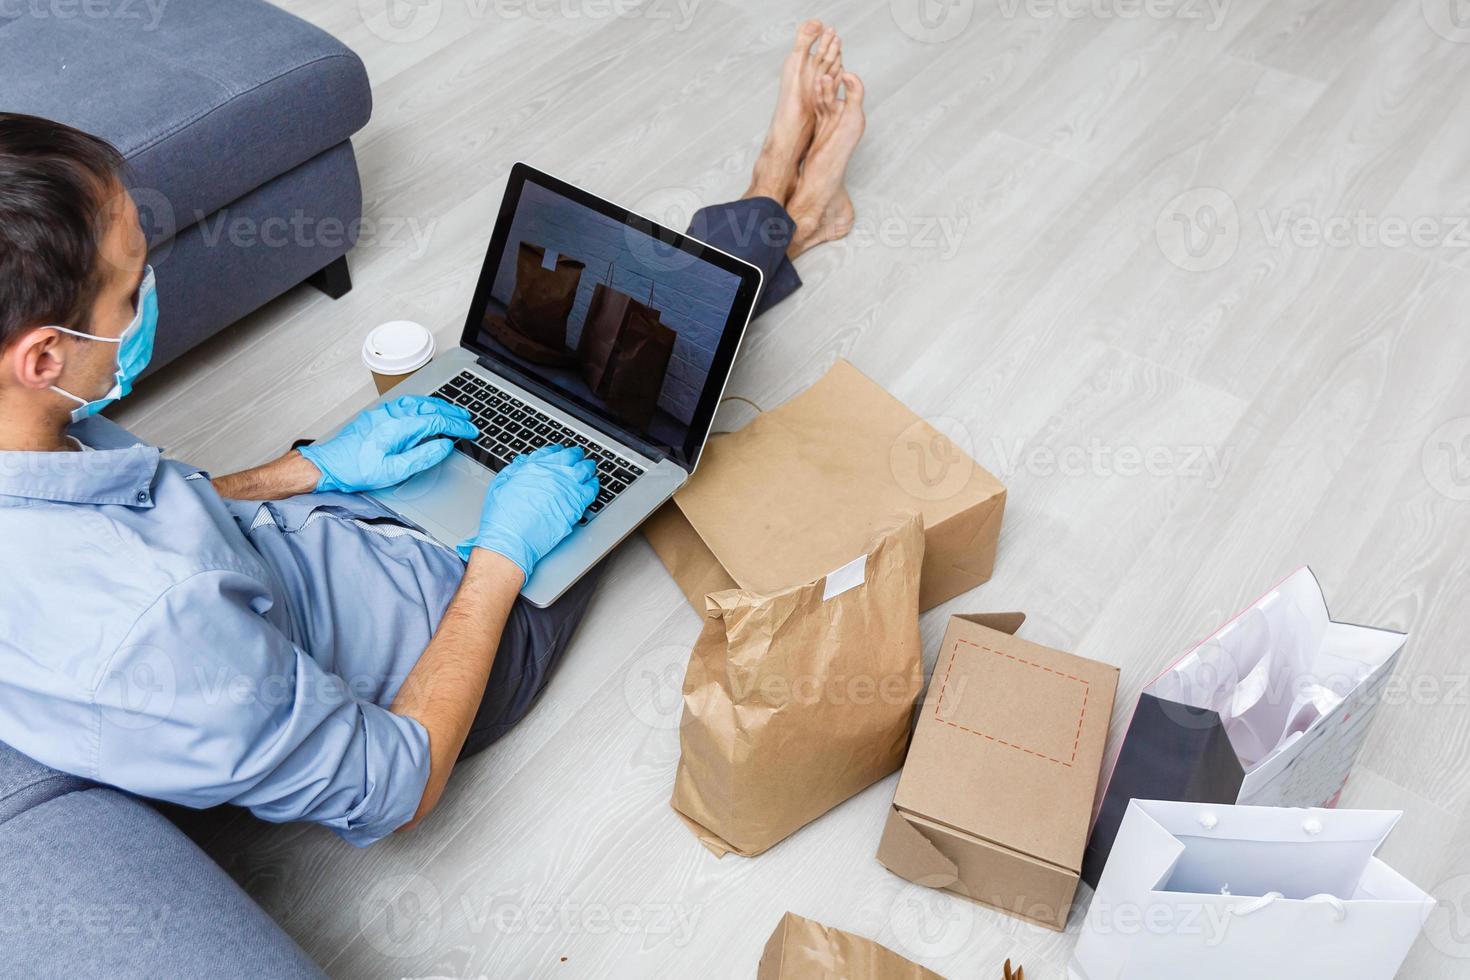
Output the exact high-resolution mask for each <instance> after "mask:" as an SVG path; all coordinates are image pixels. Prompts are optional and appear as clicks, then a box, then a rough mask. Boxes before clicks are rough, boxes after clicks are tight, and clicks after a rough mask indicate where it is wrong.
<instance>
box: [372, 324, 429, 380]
mask: <svg viewBox="0 0 1470 980" xmlns="http://www.w3.org/2000/svg"><path fill="white" fill-rule="evenodd" d="M433 359H434V335H433V334H431V333H429V331H428V329H427V328H425V327H424V326H423V325H422V324H418V323H414V322H413V321H412V320H394V321H392V322H391V323H385V324H383V325H381V326H378V327H374V328H373V329H372V332H371V333H369V334H368V335H367V339H366V340H364V341H363V342H362V363H364V364H366V365H367V369H368V370H369V371H371V372H372V373H373V383H374V384H375V385H377V386H378V394H380V395H381V394H384V393H385V392H387V390H388V389H389V388H392V387H393V386H394V385H396V384H398V383H399V382H400V381H402V380H403V379H404V378H406V377H408V376H409V375H410V374H413V373H414V372H415V371H417V370H418V369H419V368H421V367H423V366H424V365H425V364H428V363H429V362H430V361H432V360H433Z"/></svg>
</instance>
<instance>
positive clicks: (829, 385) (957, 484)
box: [643, 360, 1006, 615]
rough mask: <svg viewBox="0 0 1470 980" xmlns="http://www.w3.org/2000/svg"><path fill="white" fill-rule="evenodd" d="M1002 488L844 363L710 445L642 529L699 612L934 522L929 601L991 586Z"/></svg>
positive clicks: (824, 569) (779, 585)
mask: <svg viewBox="0 0 1470 980" xmlns="http://www.w3.org/2000/svg"><path fill="white" fill-rule="evenodd" d="M1005 496H1006V491H1005V487H1004V486H1002V485H1001V483H1000V481H998V480H997V479H996V478H995V477H993V476H991V475H990V474H989V473H988V472H986V471H985V470H984V469H983V468H982V467H981V466H980V465H979V464H977V463H976V462H975V461H974V460H973V459H971V458H970V457H969V456H968V455H966V454H965V453H964V452H962V451H961V450H960V448H959V447H958V446H956V445H955V444H954V442H953V441H951V440H950V439H949V438H947V437H946V436H944V435H943V434H942V433H940V432H939V431H938V430H937V429H935V428H934V427H933V426H932V425H930V424H929V423H928V422H926V421H924V420H923V419H921V418H919V417H918V416H917V415H915V414H914V413H913V412H911V411H909V410H908V409H907V408H905V407H904V405H903V404H902V403H901V402H899V401H898V400H897V399H895V398H894V397H893V396H892V395H890V394H888V392H886V391H884V390H883V389H882V388H881V387H879V386H878V385H877V384H876V383H874V382H873V381H872V380H871V379H869V378H868V377H866V376H865V375H864V374H862V372H860V371H858V369H857V368H855V367H853V366H852V365H851V364H849V363H848V362H847V361H841V360H839V361H838V362H837V364H836V365H835V366H834V367H833V368H832V369H831V370H830V371H828V372H827V374H826V375H824V376H823V377H822V379H821V380H820V381H818V382H817V383H816V384H814V385H813V386H812V387H811V388H809V389H807V390H806V391H805V392H803V393H801V394H800V395H797V396H796V397H795V398H793V399H791V400H790V401H788V402H786V403H785V404H784V405H781V406H780V407H778V408H776V409H773V410H771V411H769V412H764V413H762V414H761V415H760V416H759V417H758V418H756V420H755V421H754V422H752V423H750V424H749V425H747V426H746V427H745V428H743V429H741V430H740V431H739V432H732V433H726V434H722V435H718V436H715V437H714V438H713V439H711V440H710V443H709V446H708V447H707V448H706V449H705V451H704V455H703V456H702V457H701V459H700V462H699V468H698V469H697V470H696V471H695V474H694V477H693V478H692V479H691V480H690V481H689V483H688V485H687V486H685V487H684V488H683V489H682V490H680V491H679V492H678V493H677V494H675V495H674V499H673V500H672V501H670V502H669V503H667V504H665V505H664V506H663V507H662V508H661V509H660V510H659V511H658V512H657V513H656V514H655V515H654V516H653V517H652V518H651V519H650V520H649V521H648V522H646V523H645V524H644V526H643V532H644V535H645V536H646V537H647V538H648V541H649V543H650V544H652V545H653V550H654V551H655V552H657V553H658V556H659V558H660V559H661V560H662V561H663V563H664V565H665V566H667V567H668V569H669V572H670V573H671V574H672V575H673V576H674V580H675V581H676V582H678V583H679V588H680V589H681V590H683V592H684V595H685V596H686V597H687V598H688V599H689V602H690V604H691V605H692V606H693V607H694V609H695V611H696V612H698V613H700V614H701V615H703V614H704V597H705V596H706V595H708V594H709V593H711V592H719V591H722V590H724V589H735V588H740V589H746V590H748V591H751V592H761V593H772V592H779V591H781V590H782V589H785V588H789V587H791V586H793V585H799V584H801V583H803V582H810V581H813V580H814V579H818V578H820V577H822V576H823V575H825V574H827V573H828V572H829V571H831V570H832V569H834V568H838V567H840V566H841V565H843V564H844V563H845V562H847V561H849V560H851V559H852V556H853V555H857V554H861V553H862V550H863V547H864V545H865V544H866V543H867V542H868V541H869V540H870V539H871V538H872V537H873V535H874V533H875V532H876V531H877V530H878V529H879V528H881V527H883V526H884V525H885V524H887V523H889V522H891V520H892V518H893V516H894V515H895V514H902V513H918V514H919V515H921V516H922V517H923V519H924V565H923V569H922V574H921V579H920V593H919V607H920V608H921V609H928V608H930V607H931V606H935V605H938V604H939V603H941V602H944V601H945V600H946V599H951V598H953V597H954V596H957V595H959V594H960V593H961V592H966V591H968V590H969V589H972V588H974V587H975V586H977V585H979V584H981V583H982V582H985V581H987V580H988V579H989V578H990V574H991V570H992V569H993V568H994V566H995V547H996V541H997V539H998V538H999V536H1000V522H1001V515H1002V513H1003V512H1004V510H1005Z"/></svg>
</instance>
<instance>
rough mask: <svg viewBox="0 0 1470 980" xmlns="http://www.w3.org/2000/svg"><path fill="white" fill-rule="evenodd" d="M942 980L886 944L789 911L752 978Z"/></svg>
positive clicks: (782, 919)
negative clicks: (883, 944) (880, 943)
mask: <svg viewBox="0 0 1470 980" xmlns="http://www.w3.org/2000/svg"><path fill="white" fill-rule="evenodd" d="M839 978H840V980H944V978H943V977H941V976H940V975H939V974H937V973H934V972H933V971H931V970H926V969H924V968H923V967H922V966H920V965H919V964H917V963H914V962H912V961H910V960H906V959H904V958H903V957H902V956H899V955H898V954H897V953H895V952H894V951H893V950H891V949H889V948H888V947H886V946H879V945H878V944H877V943H875V942H873V941H872V940H871V939H864V938H863V937H862V936H855V935H853V934H852V933H850V932H843V931H842V930H841V929H833V928H831V927H830V926H824V925H822V924H821V923H820V922H814V921H812V920H811V919H804V918H802V917H801V916H799V915H797V914H796V913H795V912H787V913H786V914H785V915H783V916H782V917H781V921H780V922H779V923H778V924H777V925H776V931H775V932H773V933H771V938H770V939H769V940H768V941H767V942H766V949H765V952H764V953H762V954H761V963H760V967H759V968H758V969H757V971H756V980H839Z"/></svg>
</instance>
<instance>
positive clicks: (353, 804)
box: [0, 420, 464, 846]
mask: <svg viewBox="0 0 1470 980" xmlns="http://www.w3.org/2000/svg"><path fill="white" fill-rule="evenodd" d="M71 431H72V433H73V435H74V436H76V437H77V438H78V440H79V441H81V442H82V443H84V444H86V445H88V446H92V447H96V448H94V449H90V450H87V451H82V452H59V453H17V452H0V609H3V616H0V619H3V625H0V741H4V742H7V743H9V744H10V745H12V746H14V747H15V748H17V749H19V750H20V751H22V752H24V753H25V754H27V755H29V756H31V757H32V758H34V759H36V760H38V761H40V762H43V763H45V764H47V765H49V766H51V767H53V768H55V769H60V770H63V771H65V772H69V773H73V774H75V775H78V776H83V777H86V778H89V779H94V780H97V781H98V782H102V783H108V784H111V785H113V786H116V787H119V788H121V789H124V790H127V791H130V792H133V793H137V794H140V795H143V796H148V797H152V798H155V799H161V800H169V801H171V802H174V803H180V804H183V805H185V806H190V807H207V806H214V805H216V804H220V803H233V804H237V805H239V806H244V807H248V808H250V810H251V811H252V812H254V813H255V814H256V815H257V816H259V817H261V818H263V819H265V820H272V821H289V820H307V821H313V822H316V823H320V824H323V825H325V826H327V827H330V828H331V829H333V830H334V831H336V832H337V833H338V834H340V835H341V836H342V837H343V838H344V839H346V840H347V841H349V842H350V843H353V844H356V845H358V846H366V845H368V844H371V843H372V842H374V841H376V840H378V839H380V838H382V837H383V836H385V835H387V834H389V833H391V832H392V831H393V830H395V829H396V828H398V827H399V826H401V825H402V824H404V823H406V822H407V821H408V820H409V819H410V818H412V816H413V814H414V812H415V810H416V809H417V807H418V804H419V801H420V799H421V797H422V796H423V790H424V785H425V783H426V781H427V779H428V773H429V752H428V750H429V739H428V733H427V732H426V731H425V730H424V728H423V726H422V725H420V724H419V723H418V722H417V721H414V720H413V719H410V718H406V717H403V716H401V715H395V714H393V713H392V712H391V711H389V710H388V706H389V705H390V704H391V703H392V701H393V698H394V696H395V695H396V694H397V692H398V688H399V687H400V686H401V684H402V683H403V680H404V678H405V677H406V676H407V674H408V672H409V671H410V670H411V669H412V667H413V665H414V663H416V662H417V660H418V658H419V656H420V655H421V654H422V653H423V651H424V647H425V646H426V645H427V644H428V641H429V638H430V637H431V636H432V634H433V632H434V629H435V628H436V627H437V626H438V623H439V619H440V617H441V616H442V615H443V613H444V609H445V607H446V606H447V605H448V604H449V600H450V598H452V596H453V594H454V590H455V588H456V587H457V586H458V584H459V581H460V578H461V577H462V576H463V573H464V564H463V562H461V561H460V559H459V558H458V556H456V555H455V554H454V553H453V551H451V550H450V549H447V548H445V547H443V546H441V545H439V544H437V543H435V542H433V541H432V540H430V539H428V538H427V537H425V536H424V535H422V534H420V533H419V532H417V531H416V530H414V529H411V528H407V527H405V526H404V525H403V524H402V522H401V521H399V520H397V519H396V518H393V517H391V516H390V515H389V513H388V512H387V511H385V510H384V509H383V508H381V507H380V506H379V505H377V504H376V503H374V502H373V501H371V500H369V499H368V498H365V497H360V496H356V495H350V494H336V493H323V494H308V495H305V496H301V497H293V498H290V499H288V500H284V501H278V502H275V503H270V504H262V503H259V502H242V501H229V500H223V499H221V498H220V496H219V495H218V494H217V493H216V492H215V491H214V488H213V486H212V485H211V484H210V482H209V479H208V476H207V475H206V474H204V473H202V472H201V471H199V470H198V469H196V468H193V467H190V466H186V465H184V464H182V463H178V462H175V461H172V460H167V459H164V458H162V455H161V453H160V451H159V450H158V449H155V448H153V447H149V446H144V445H136V444H133V440H131V439H130V438H126V437H125V435H124V434H123V433H122V430H120V429H118V428H117V427H116V426H113V425H112V424H111V423H108V422H106V421H103V420H88V421H87V422H84V423H82V424H81V425H79V426H75V427H73V429H72V430H71Z"/></svg>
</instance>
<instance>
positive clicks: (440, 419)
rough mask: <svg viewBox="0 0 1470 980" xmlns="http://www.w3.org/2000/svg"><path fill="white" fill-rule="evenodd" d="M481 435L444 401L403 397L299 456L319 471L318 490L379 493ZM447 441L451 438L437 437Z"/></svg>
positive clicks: (466, 416)
mask: <svg viewBox="0 0 1470 980" xmlns="http://www.w3.org/2000/svg"><path fill="white" fill-rule="evenodd" d="M479 434H480V430H479V429H477V428H475V425H474V423H473V422H471V421H470V413H469V411H468V410H467V409H464V408H460V407H459V406H458V405H451V404H450V403H449V402H447V401H444V400H443V399H442V398H428V397H425V396H423V395H404V396H403V397H402V398H395V399H394V400H393V401H391V402H386V403H384V404H382V405H379V406H378V407H377V408H370V409H368V410H367V411H365V412H363V413H362V414H361V415H359V416H358V417H357V418H355V419H353V420H352V423H351V424H350V425H348V426H347V428H345V429H343V430H342V431H341V432H339V433H337V434H336V435H335V436H333V437H332V438H330V439H328V440H326V441H325V442H319V443H317V444H316V445H313V446H303V447H302V448H301V450H300V452H301V455H303V456H305V457H306V458H307V459H309V460H311V461H312V463H313V464H315V466H316V468H317V469H319V470H321V471H322V478H321V481H320V482H319V483H318V484H317V485H316V488H317V490H318V491H322V490H342V491H345V492H348V493H354V492H356V491H359V490H380V489H382V488H383V487H391V486H393V485H394V484H397V483H402V482H403V481H404V480H407V479H408V478H409V477H411V476H413V475H414V474H415V473H420V472H422V471H424V470H426V469H428V468H429V467H431V466H434V465H436V464H438V463H441V462H443V461H444V459H445V458H446V457H447V456H448V455H449V454H450V453H452V452H454V441H453V440H455V439H473V438H475V437H476V436H478V435H479ZM443 436H448V437H449V438H439V437H443Z"/></svg>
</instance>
